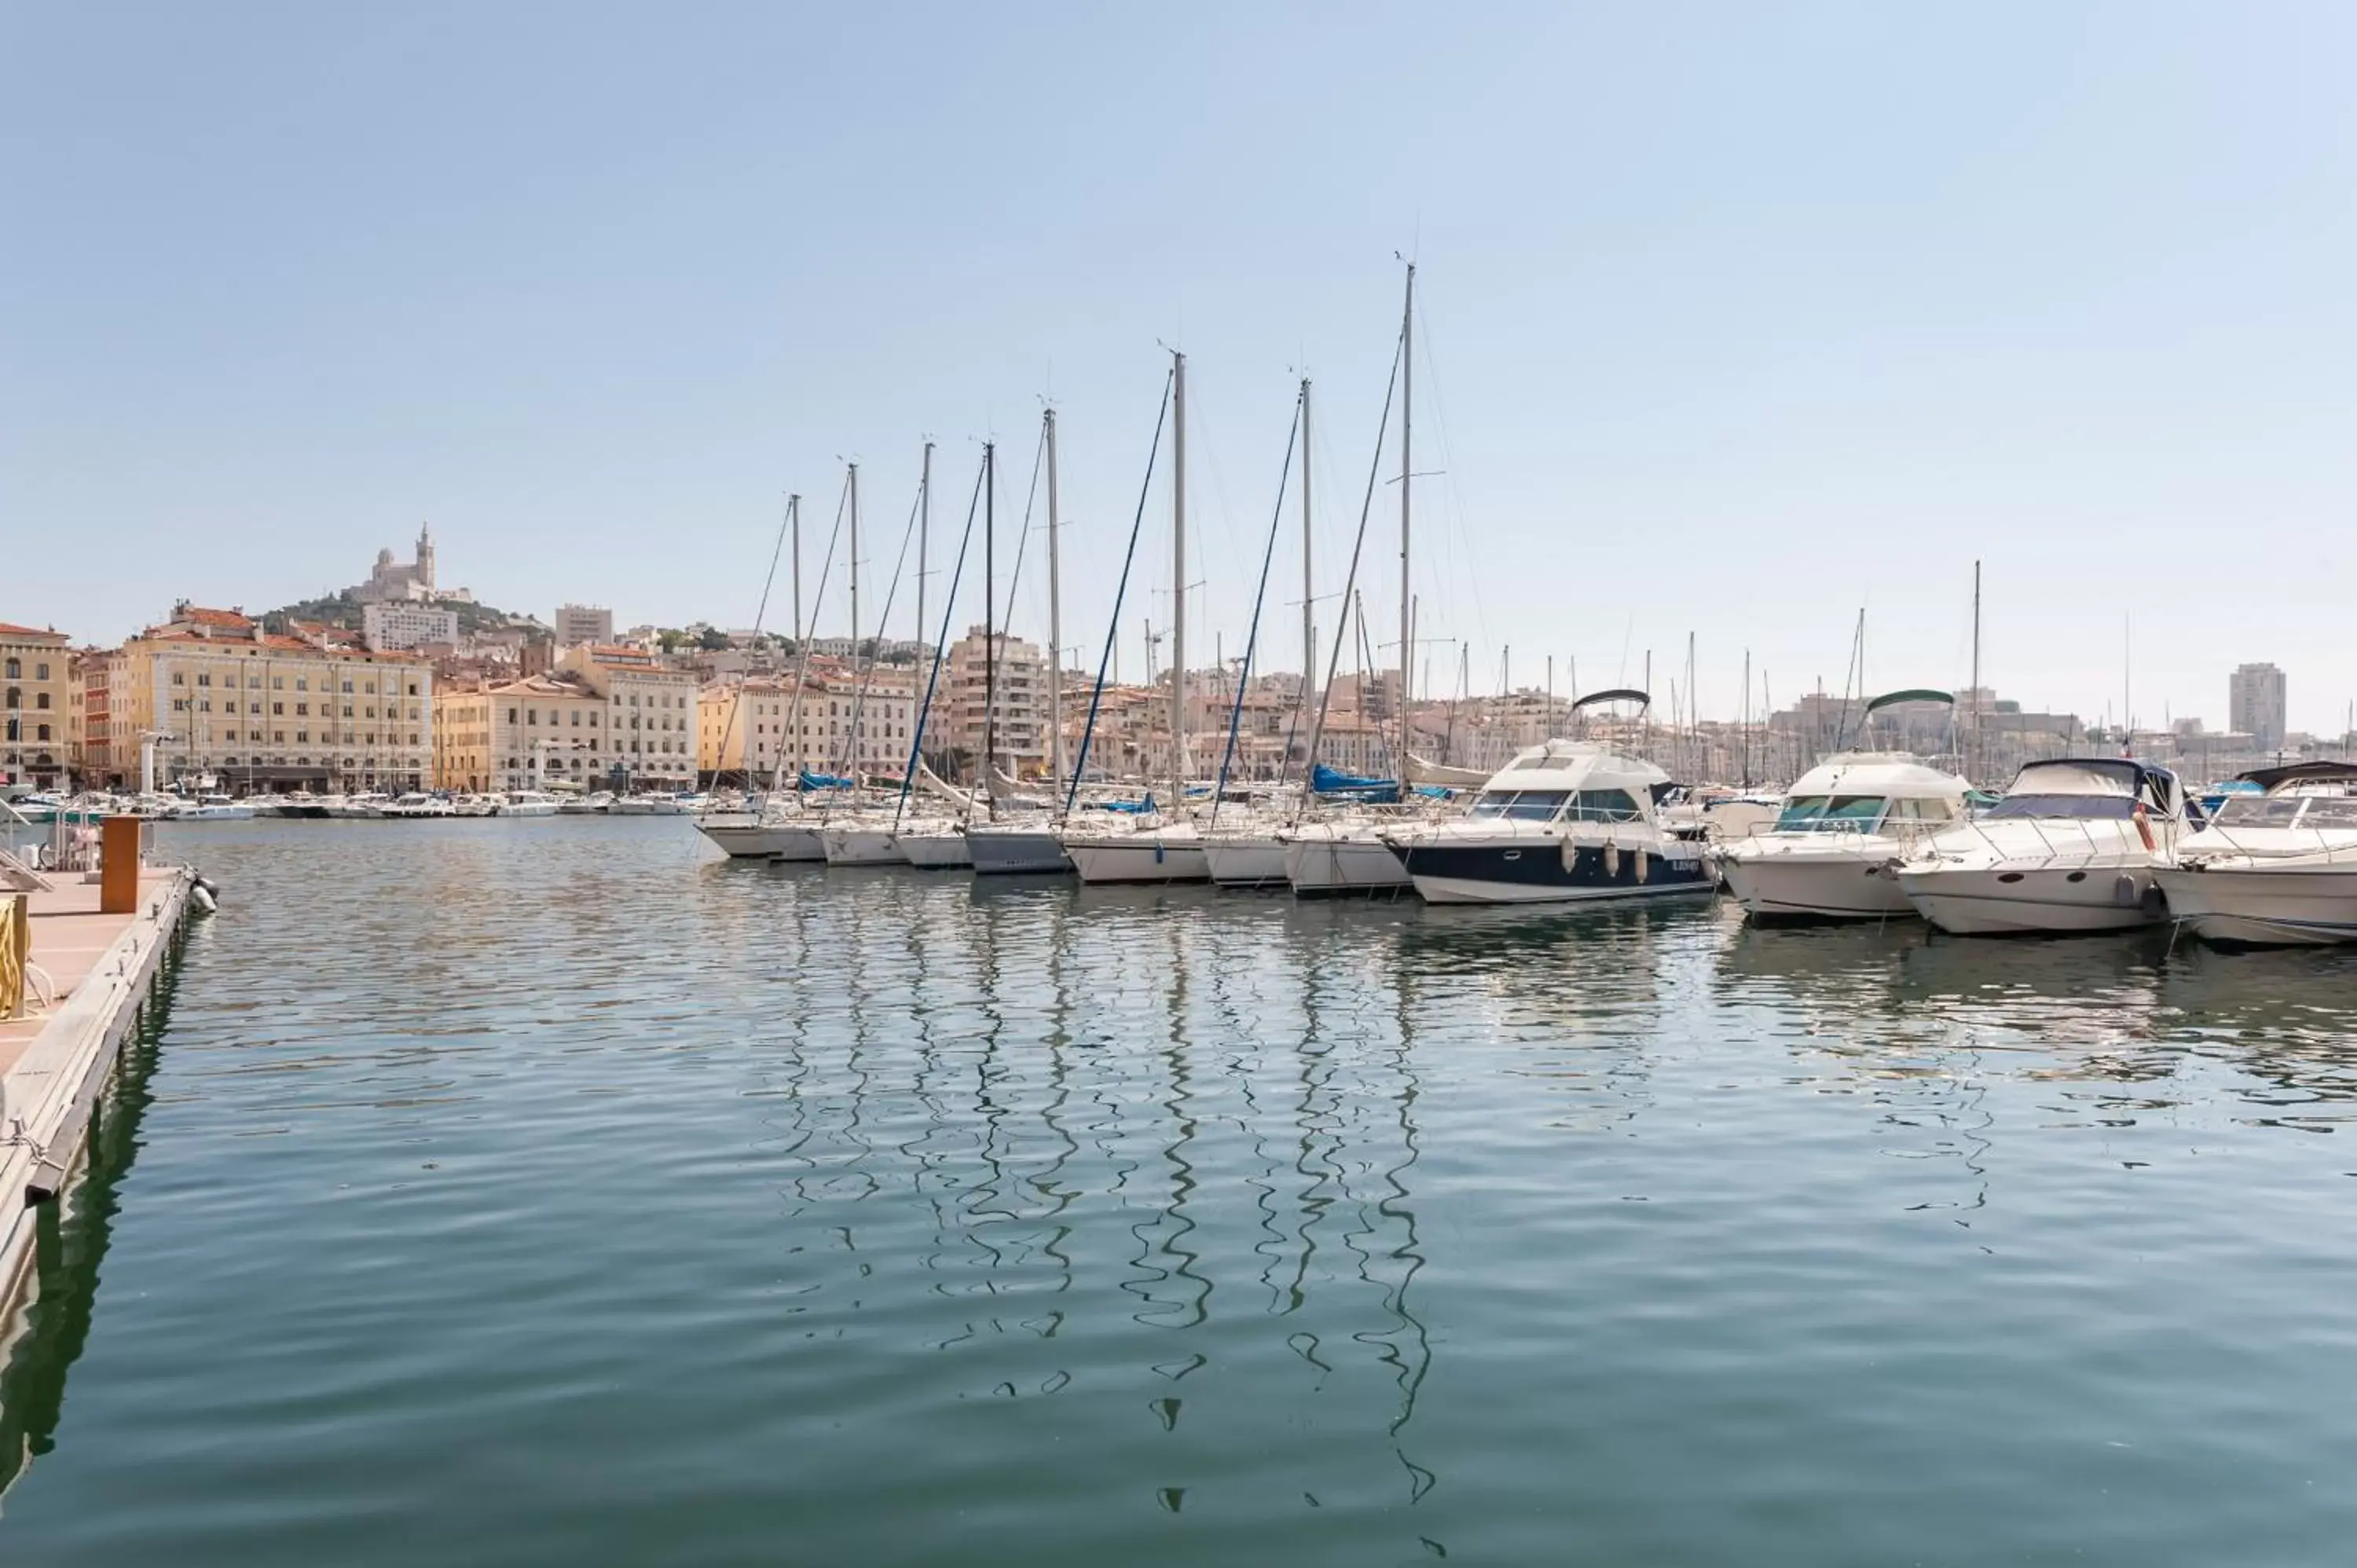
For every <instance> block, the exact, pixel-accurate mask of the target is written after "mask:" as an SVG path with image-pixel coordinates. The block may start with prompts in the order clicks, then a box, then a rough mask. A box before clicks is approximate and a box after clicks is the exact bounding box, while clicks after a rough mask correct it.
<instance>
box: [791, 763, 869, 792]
mask: <svg viewBox="0 0 2357 1568" xmlns="http://www.w3.org/2000/svg"><path fill="white" fill-rule="evenodd" d="M799 787H800V788H802V789H857V788H859V781H858V780H857V779H839V778H837V777H835V776H834V774H832V773H813V772H812V771H811V770H810V769H809V768H803V769H802V780H801V784H800V786H799Z"/></svg>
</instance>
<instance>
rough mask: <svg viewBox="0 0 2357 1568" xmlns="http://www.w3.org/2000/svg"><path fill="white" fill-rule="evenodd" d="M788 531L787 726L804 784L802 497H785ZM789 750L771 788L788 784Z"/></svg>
mask: <svg viewBox="0 0 2357 1568" xmlns="http://www.w3.org/2000/svg"><path fill="white" fill-rule="evenodd" d="M786 529H787V532H790V533H791V534H792V535H793V541H794V701H793V707H792V717H791V720H790V722H789V723H788V725H787V727H788V728H789V729H791V730H792V731H793V732H794V734H793V740H794V769H795V771H794V781H795V782H796V783H800V782H801V781H802V672H803V671H806V670H808V669H809V668H810V655H809V654H808V653H806V652H805V651H803V649H802V497H800V496H798V495H789V496H787V497H786ZM785 778H786V748H785V747H784V746H780V747H778V767H777V777H776V781H775V782H774V783H773V784H772V785H771V788H772V789H777V788H780V787H781V786H783V784H784V783H785Z"/></svg>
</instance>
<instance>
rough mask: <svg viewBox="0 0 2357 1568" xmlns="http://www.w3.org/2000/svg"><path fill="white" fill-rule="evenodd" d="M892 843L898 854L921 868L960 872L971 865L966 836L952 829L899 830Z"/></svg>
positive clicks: (972, 863)
mask: <svg viewBox="0 0 2357 1568" xmlns="http://www.w3.org/2000/svg"><path fill="white" fill-rule="evenodd" d="M893 843H894V846H895V847H896V848H898V849H899V852H900V857H901V858H902V859H903V860H906V861H907V862H908V863H909V865H913V866H915V867H916V868H917V869H918V870H920V871H959V870H963V869H966V868H968V867H970V866H972V865H974V852H973V851H972V850H971V849H969V848H968V847H967V846H966V842H965V835H964V834H963V833H962V832H956V831H955V830H954V829H952V830H950V831H947V832H924V833H899V834H895V835H894V839H893Z"/></svg>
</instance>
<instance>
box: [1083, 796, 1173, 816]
mask: <svg viewBox="0 0 2357 1568" xmlns="http://www.w3.org/2000/svg"><path fill="white" fill-rule="evenodd" d="M1154 809H1155V806H1154V797H1153V796H1152V795H1148V796H1146V799H1145V800H1083V801H1082V802H1081V810H1082V811H1119V812H1121V813H1122V814H1123V815H1125V816H1131V817H1142V816H1146V815H1147V814H1149V813H1150V812H1152V811H1154Z"/></svg>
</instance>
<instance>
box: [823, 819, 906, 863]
mask: <svg viewBox="0 0 2357 1568" xmlns="http://www.w3.org/2000/svg"><path fill="white" fill-rule="evenodd" d="M818 839H819V843H820V844H821V846H823V850H824V853H825V855H826V863H827V864H828V865H908V864H909V857H908V856H906V855H904V854H901V853H900V849H899V845H898V844H896V843H894V842H893V833H892V830H891V829H890V828H882V827H877V828H821V829H820V830H819V832H818Z"/></svg>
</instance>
